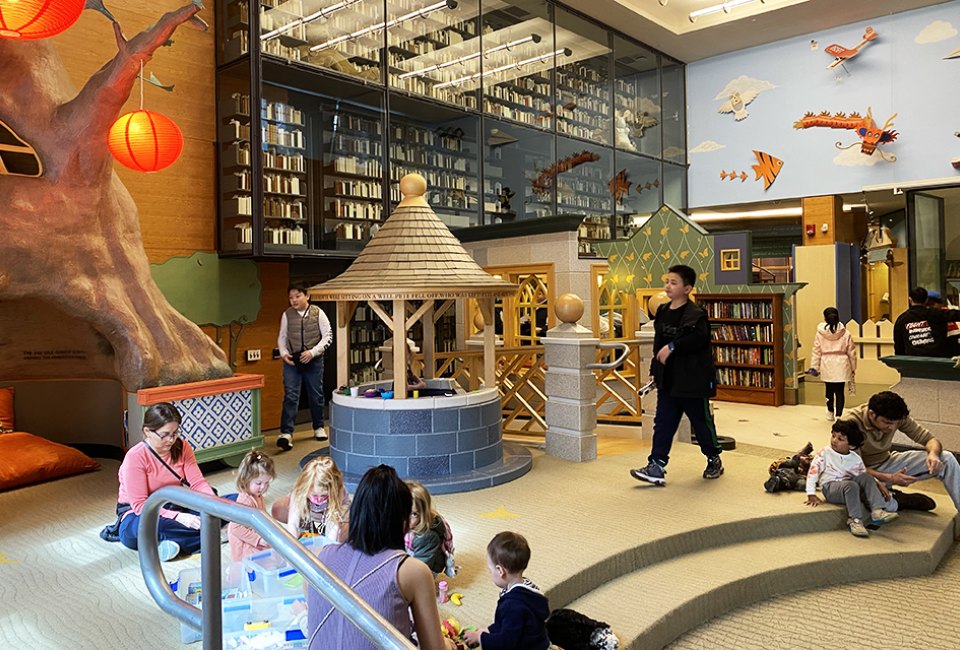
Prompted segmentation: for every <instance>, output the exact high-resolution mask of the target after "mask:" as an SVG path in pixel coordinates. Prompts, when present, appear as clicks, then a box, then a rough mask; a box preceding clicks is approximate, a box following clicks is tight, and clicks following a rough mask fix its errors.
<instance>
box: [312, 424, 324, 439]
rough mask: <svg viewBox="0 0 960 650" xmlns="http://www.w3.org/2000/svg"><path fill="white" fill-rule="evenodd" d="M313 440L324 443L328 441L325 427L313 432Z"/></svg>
mask: <svg viewBox="0 0 960 650" xmlns="http://www.w3.org/2000/svg"><path fill="white" fill-rule="evenodd" d="M313 439H314V440H319V441H323V440H326V439H327V432H326V430H324V428H323V427H320V428H319V429H314V430H313Z"/></svg>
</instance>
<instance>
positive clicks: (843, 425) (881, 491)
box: [806, 420, 898, 537]
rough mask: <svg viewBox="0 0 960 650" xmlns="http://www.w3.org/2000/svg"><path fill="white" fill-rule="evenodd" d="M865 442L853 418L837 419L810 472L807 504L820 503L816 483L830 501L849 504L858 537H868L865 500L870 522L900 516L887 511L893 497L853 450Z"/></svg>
mask: <svg viewBox="0 0 960 650" xmlns="http://www.w3.org/2000/svg"><path fill="white" fill-rule="evenodd" d="M862 444H863V433H861V431H860V427H858V426H857V424H856V423H855V422H853V421H851V420H837V421H836V422H834V423H833V428H832V429H831V431H830V444H829V445H827V446H826V447H824V448H823V449H821V450H820V451H818V452H817V454H816V456H814V457H813V462H812V463H810V471H809V472H807V500H806V504H807V505H808V506H818V505H820V504H821V503H823V501H822V500H821V499H820V497H818V496H817V484H818V483H819V484H820V489H821V490H822V491H823V499H824V500H825V501H826V502H827V503H836V504H846V506H847V515H848V518H847V528H849V530H850V533H851V534H853V535H854V536H856V537H869V536H870V532H869V531H868V530H867V528H866V526H865V525H864V523H863V503H862V501H866V502H867V503H868V504H869V505H870V517H871V519H870V523H872V524H873V525H874V526H880V525H883V524H886V523H890V522H891V521H893V520H894V519H896V518H897V517H898V515H897V513H896V512H887V511H886V510H884V505H885V504H886V502H887V500H888V499H889V498H890V495H889V493H888V492H887V490H886V488H883V487H881V486H880V484H879V483H878V482H877V480H876V479H875V478H873V477H872V476H870V475H869V474H867V468H866V467H865V466H864V464H863V460H862V459H861V458H860V455H859V454H855V453H853V451H852V450H853V449H857V448H859V447H860V445H862Z"/></svg>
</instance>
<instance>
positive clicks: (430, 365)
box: [421, 300, 437, 379]
mask: <svg viewBox="0 0 960 650" xmlns="http://www.w3.org/2000/svg"><path fill="white" fill-rule="evenodd" d="M433 308H434V303H433V301H432V300H431V301H430V307H428V308H427V311H426V312H425V313H424V314H423V368H422V370H421V372H422V373H423V378H424V379H433V373H434V370H435V369H436V365H435V364H434V361H433V353H434V351H435V350H436V345H437V329H436V322H435V321H434V320H433Z"/></svg>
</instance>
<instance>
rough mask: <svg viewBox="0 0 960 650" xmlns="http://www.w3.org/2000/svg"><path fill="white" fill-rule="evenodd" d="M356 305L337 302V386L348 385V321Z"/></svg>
mask: <svg viewBox="0 0 960 650" xmlns="http://www.w3.org/2000/svg"><path fill="white" fill-rule="evenodd" d="M356 310H357V303H355V302H352V301H337V386H348V385H349V383H350V320H351V319H352V318H353V313H354V312H355V311H356Z"/></svg>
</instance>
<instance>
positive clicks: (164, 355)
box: [0, 4, 231, 390]
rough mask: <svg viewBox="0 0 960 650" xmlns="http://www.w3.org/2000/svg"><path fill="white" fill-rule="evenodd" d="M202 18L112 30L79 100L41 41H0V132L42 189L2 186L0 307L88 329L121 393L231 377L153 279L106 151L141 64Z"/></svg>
mask: <svg viewBox="0 0 960 650" xmlns="http://www.w3.org/2000/svg"><path fill="white" fill-rule="evenodd" d="M199 10H200V6H199V5H196V4H190V5H187V6H184V7H181V8H180V9H177V10H175V11H171V12H169V13H167V14H165V15H164V16H163V17H162V18H161V19H160V20H159V21H158V22H157V23H156V24H155V25H153V26H152V27H150V28H148V29H147V30H145V31H143V32H141V33H140V34H138V35H136V36H135V37H133V38H132V39H130V40H127V39H126V38H125V37H124V36H123V33H122V32H121V30H120V27H119V25H117V23H114V33H115V35H116V39H117V46H118V48H119V51H118V52H117V55H116V56H115V57H114V58H113V59H112V60H111V61H110V62H108V63H107V64H106V65H105V66H103V67H102V68H101V69H100V70H99V71H98V72H97V73H96V74H94V75H93V76H92V77H91V78H90V79H89V80H88V81H87V83H86V85H85V86H84V87H83V89H82V90H81V91H80V92H79V93H75V92H74V88H73V87H72V84H71V83H70V81H69V79H68V77H67V73H66V70H65V68H64V66H63V63H62V62H61V60H60V58H59V56H58V55H57V53H56V51H55V49H54V47H53V45H52V44H51V43H50V42H49V41H45V40H41V41H29V42H23V41H14V40H6V39H0V88H2V89H3V91H2V93H0V120H2V121H3V122H5V123H6V124H7V125H8V126H9V127H10V129H11V130H12V131H13V132H15V133H16V134H17V136H18V137H19V138H20V139H22V140H23V141H25V142H28V143H29V144H30V145H31V146H32V147H33V149H34V150H35V151H36V153H37V156H38V157H39V158H40V160H41V161H42V164H43V175H42V176H40V177H39V178H29V177H22V176H0V301H10V303H8V304H16V301H20V303H21V304H22V303H23V301H30V302H31V303H37V302H43V303H48V304H50V305H55V306H56V307H57V309H59V311H60V312H62V313H64V314H67V315H69V316H71V317H73V318H75V319H77V320H79V321H83V322H84V323H87V324H89V326H90V327H91V328H92V329H93V330H94V336H96V337H98V338H101V339H102V342H105V343H106V344H107V345H101V347H102V348H106V347H109V348H110V349H109V350H108V352H109V353H110V354H112V356H113V367H114V369H115V376H116V377H117V378H118V379H119V380H120V382H121V383H122V384H123V385H124V387H125V388H127V390H136V389H138V388H142V387H148V386H158V385H166V384H175V383H183V382H189V381H197V380H202V379H213V378H218V377H228V376H230V375H231V371H230V366H229V365H228V363H227V360H226V357H225V355H224V354H223V352H222V351H221V350H220V349H219V348H218V347H217V346H216V345H215V344H214V342H213V341H212V340H211V339H210V338H209V337H208V336H207V335H206V334H204V333H203V332H202V331H201V330H200V328H199V327H197V326H196V325H194V324H193V323H191V322H190V321H188V320H187V319H186V318H184V317H183V316H182V315H181V314H179V313H178V312H177V311H175V310H174V309H173V308H172V307H171V306H170V304H169V303H168V302H167V300H166V299H165V298H164V296H163V294H162V293H161V292H160V290H159V289H158V287H157V285H156V284H155V283H154V281H153V279H152V278H151V275H150V264H149V262H148V260H147V256H146V253H145V251H144V248H143V241H142V237H141V234H140V225H139V216H138V213H137V207H136V205H135V204H134V202H133V199H132V198H131V196H130V193H129V192H128V191H127V189H126V188H125V187H124V186H123V184H122V183H121V182H120V179H119V178H118V177H117V175H116V173H115V172H114V171H113V161H112V158H111V156H110V154H109V152H108V150H107V137H106V136H107V132H108V130H109V128H110V125H111V124H112V123H113V121H114V120H115V119H116V118H117V116H118V115H119V112H120V110H121V108H122V107H123V104H124V102H125V101H126V100H127V98H128V96H129V94H130V91H131V89H132V87H133V84H134V81H135V80H136V78H137V76H138V74H139V72H140V66H141V63H143V62H146V61H149V60H150V58H151V57H152V55H153V53H154V51H156V50H157V48H159V47H160V46H162V45H164V44H165V43H166V42H167V41H168V39H169V38H170V36H171V35H172V34H173V32H174V31H175V30H176V29H177V27H179V26H180V25H182V24H183V23H185V22H187V21H190V20H191V19H192V20H193V22H196V23H202V21H200V20H199V18H194V16H195V15H196V13H197V12H198V11H199ZM7 326H8V327H9V323H7ZM52 329H55V326H52ZM78 335H79V333H78ZM5 338H6V339H7V340H8V341H9V339H10V338H11V336H10V334H9V333H4V332H0V340H3V339H5ZM0 347H2V346H0Z"/></svg>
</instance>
